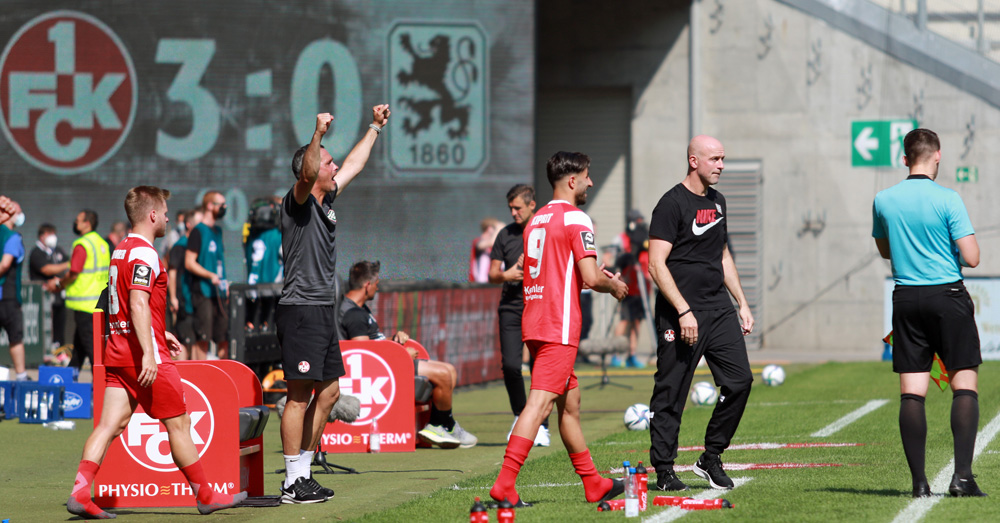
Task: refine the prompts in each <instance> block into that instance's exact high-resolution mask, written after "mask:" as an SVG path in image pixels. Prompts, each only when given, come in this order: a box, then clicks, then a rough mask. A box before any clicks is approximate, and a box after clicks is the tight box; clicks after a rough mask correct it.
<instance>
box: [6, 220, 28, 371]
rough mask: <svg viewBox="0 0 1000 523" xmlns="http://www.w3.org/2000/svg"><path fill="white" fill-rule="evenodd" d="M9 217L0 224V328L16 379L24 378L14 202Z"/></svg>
mask: <svg viewBox="0 0 1000 523" xmlns="http://www.w3.org/2000/svg"><path fill="white" fill-rule="evenodd" d="M13 203H14V206H15V210H14V213H13V215H12V219H10V220H8V221H7V222H6V223H4V224H3V225H0V252H2V254H0V329H3V330H5V331H7V338H8V340H9V341H10V360H11V362H12V363H13V364H14V372H15V374H16V379H17V381H24V380H27V379H28V373H27V372H26V371H25V368H24V315H23V314H22V313H21V265H23V264H24V241H22V239H21V233H19V232H15V231H14V229H16V228H17V227H20V226H22V225H24V212H22V211H21V206H20V205H18V204H17V202H13Z"/></svg>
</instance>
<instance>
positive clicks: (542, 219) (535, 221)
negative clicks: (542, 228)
mask: <svg viewBox="0 0 1000 523" xmlns="http://www.w3.org/2000/svg"><path fill="white" fill-rule="evenodd" d="M551 219H552V213H549V214H537V215H535V217H534V218H532V219H531V225H532V226H535V225H539V224H542V223H549V220H551Z"/></svg>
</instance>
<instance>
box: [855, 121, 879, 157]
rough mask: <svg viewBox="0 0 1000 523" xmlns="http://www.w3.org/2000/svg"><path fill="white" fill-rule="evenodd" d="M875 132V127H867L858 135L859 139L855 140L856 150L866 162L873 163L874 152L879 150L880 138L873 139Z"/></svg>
mask: <svg viewBox="0 0 1000 523" xmlns="http://www.w3.org/2000/svg"><path fill="white" fill-rule="evenodd" d="M874 131H875V128H874V127H865V128H864V129H862V130H861V132H860V133H858V137H857V138H855V139H854V148H855V149H856V150H857V151H858V154H860V155H861V157H862V158H864V159H865V161H871V159H872V151H874V150H877V149H878V138H873V137H872V132H874Z"/></svg>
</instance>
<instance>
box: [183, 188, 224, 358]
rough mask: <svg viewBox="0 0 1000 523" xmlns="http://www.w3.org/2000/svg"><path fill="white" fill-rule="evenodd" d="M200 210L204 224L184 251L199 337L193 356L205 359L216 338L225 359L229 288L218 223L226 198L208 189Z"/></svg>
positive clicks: (190, 234)
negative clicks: (210, 343)
mask: <svg viewBox="0 0 1000 523" xmlns="http://www.w3.org/2000/svg"><path fill="white" fill-rule="evenodd" d="M201 210H202V214H203V215H202V218H201V223H199V224H198V225H196V226H195V228H194V229H193V230H192V231H191V232H190V233H188V242H187V247H186V249H187V250H186V251H185V253H184V270H186V271H187V276H188V278H190V280H189V281H190V285H191V306H192V308H193V309H194V330H195V334H196V336H197V341H196V343H195V346H194V353H193V354H192V355H191V359H193V360H203V359H206V358H207V355H208V349H209V342H210V341H214V342H215V347H216V349H217V353H216V355H217V356H218V357H219V359H220V360H224V359H227V358H229V318H228V317H227V313H226V307H228V301H229V289H228V288H227V287H226V265H225V259H226V255H225V252H224V249H223V245H222V227H221V226H219V223H221V221H222V218H223V217H224V216H225V215H226V197H225V196H223V194H222V193H221V192H219V191H208V192H207V193H205V196H204V197H203V198H202V205H201Z"/></svg>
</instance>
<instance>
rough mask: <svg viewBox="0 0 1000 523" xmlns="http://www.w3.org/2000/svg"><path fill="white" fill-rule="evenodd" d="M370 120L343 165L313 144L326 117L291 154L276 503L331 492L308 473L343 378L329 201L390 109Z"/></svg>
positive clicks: (279, 321)
mask: <svg viewBox="0 0 1000 523" xmlns="http://www.w3.org/2000/svg"><path fill="white" fill-rule="evenodd" d="M372 115H373V118H372V123H371V124H370V125H369V126H368V129H367V131H366V132H365V135H364V136H363V137H362V138H361V141H360V142H358V143H357V145H355V146H354V149H351V152H350V154H348V155H347V158H346V159H344V166H343V168H341V167H339V166H338V165H337V164H335V163H333V157H331V156H330V153H328V152H326V149H325V148H324V147H323V145H322V144H321V143H320V142H321V141H322V140H323V136H324V135H325V134H326V133H327V131H328V130H329V129H330V124H332V123H333V115H331V114H330V113H322V114H319V115H316V131H315V132H314V133H313V136H312V140H311V141H310V142H309V144H307V145H304V146H302V147H300V148H299V150H298V151H295V155H294V156H293V157H292V174H293V175H295V185H293V186H292V188H291V190H289V191H288V194H286V195H285V197H284V199H283V200H282V201H281V250H282V252H283V253H284V255H285V285H284V288H283V289H282V291H281V299H280V300H279V301H278V307H277V310H276V311H275V324H276V325H277V329H278V343H279V344H280V345H281V362H282V366H283V368H284V371H285V380H286V381H287V382H288V400H287V403H286V404H285V411H284V414H283V415H282V417H281V447H282V451H283V454H284V457H285V481H284V482H283V483H282V485H281V502H282V503H319V502H323V501H326V500H327V499H329V498H330V497H333V490H332V489H328V488H325V487H323V486H321V485H320V484H319V483H318V482H317V481H316V480H315V479H313V478H312V474H311V470H310V464H311V463H312V457H313V452H314V451H315V449H316V445H318V444H319V439H320V436H322V434H323V428H324V427H325V426H326V420H327V417H328V416H329V415H330V409H332V408H333V405H334V403H336V402H337V398H339V397H340V385H339V383H338V381H337V380H338V378H340V377H341V376H343V375H344V362H343V359H342V358H341V356H340V344H339V343H338V341H339V336H338V334H337V305H336V296H335V293H334V292H333V289H335V288H336V287H335V285H336V281H337V214H336V213H335V212H334V210H333V201H334V199H336V198H337V196H339V195H340V193H341V192H343V190H344V189H345V188H347V184H349V183H351V180H353V179H354V177H355V176H357V175H358V174H359V173H360V172H361V169H363V168H364V166H365V163H367V162H368V157H369V155H370V154H371V151H372V147H373V146H374V145H375V139H376V138H378V135H379V134H381V133H382V127H384V126H385V124H386V123H387V122H388V121H389V106H388V105H376V106H375V107H374V108H372ZM314 393H315V396H314Z"/></svg>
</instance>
